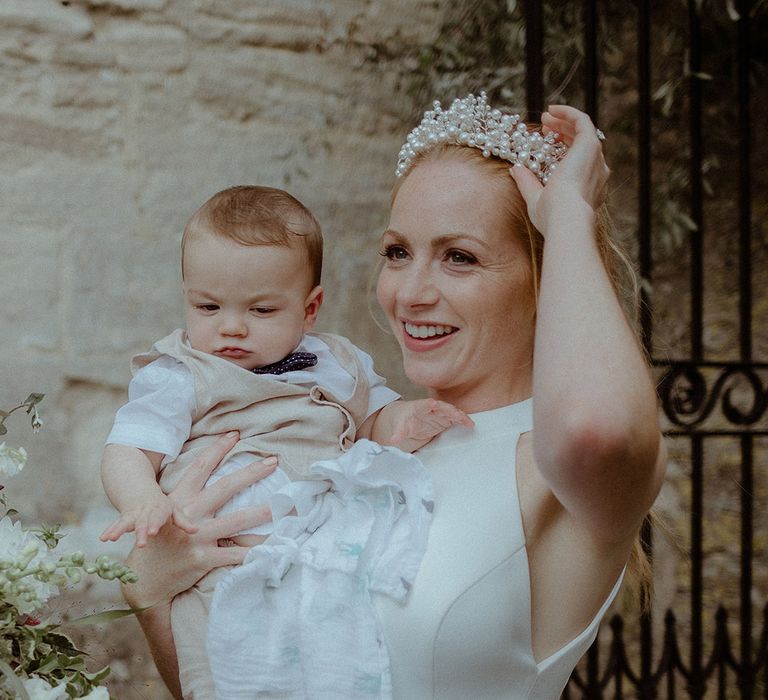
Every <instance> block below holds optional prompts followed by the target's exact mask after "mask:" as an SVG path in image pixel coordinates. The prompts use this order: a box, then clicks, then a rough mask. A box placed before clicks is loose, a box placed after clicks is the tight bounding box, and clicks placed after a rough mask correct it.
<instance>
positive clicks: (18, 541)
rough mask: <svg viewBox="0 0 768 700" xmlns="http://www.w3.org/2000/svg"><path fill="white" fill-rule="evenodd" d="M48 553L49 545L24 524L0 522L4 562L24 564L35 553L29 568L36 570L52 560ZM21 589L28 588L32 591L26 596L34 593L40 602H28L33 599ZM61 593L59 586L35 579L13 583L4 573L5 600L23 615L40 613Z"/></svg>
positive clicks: (0, 584)
mask: <svg viewBox="0 0 768 700" xmlns="http://www.w3.org/2000/svg"><path fill="white" fill-rule="evenodd" d="M47 551H48V550H47V548H46V547H45V545H44V544H43V543H42V542H41V541H40V540H39V539H37V537H35V535H34V534H33V533H31V532H27V530H25V529H24V528H23V527H21V523H19V522H16V523H14V522H13V521H12V520H11V519H10V518H9V517H8V516H5V517H4V518H3V519H2V520H0V561H3V562H11V563H13V562H21V560H23V559H25V558H26V557H29V555H30V554H32V553H33V552H34V555H33V556H32V558H31V559H30V561H29V563H28V564H27V567H28V568H34V567H36V566H39V565H40V564H41V563H43V562H44V561H46V560H47V559H48V557H47ZM20 586H25V587H26V588H27V589H28V590H27V591H26V594H28V593H33V594H34V597H35V598H36V600H27V597H29V596H28V595H26V594H25V592H24V591H22V590H20ZM58 592H59V589H58V588H56V586H53V585H51V584H50V583H44V582H43V581H38V580H37V579H35V578H34V577H32V576H25V577H24V578H22V579H20V580H19V581H9V580H8V578H7V577H6V576H5V574H4V572H3V571H2V570H0V594H1V595H2V599H3V600H5V601H7V602H9V603H11V604H12V605H15V606H16V607H17V608H18V610H19V612H22V613H30V612H32V611H34V610H36V609H37V608H38V607H39V606H40V605H41V604H42V603H44V602H45V601H46V600H48V598H50V597H51V596H52V595H56V594H57V593H58Z"/></svg>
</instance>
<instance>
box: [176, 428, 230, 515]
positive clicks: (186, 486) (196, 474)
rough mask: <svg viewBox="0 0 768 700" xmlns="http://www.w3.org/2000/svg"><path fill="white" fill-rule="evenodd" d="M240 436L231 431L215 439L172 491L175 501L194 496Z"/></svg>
mask: <svg viewBox="0 0 768 700" xmlns="http://www.w3.org/2000/svg"><path fill="white" fill-rule="evenodd" d="M239 437H240V435H239V433H238V432H237V431H235V430H233V431H231V432H229V433H226V434H225V435H221V436H220V437H218V438H216V441H215V442H214V443H213V444H212V445H210V446H209V447H206V448H205V449H204V450H203V451H202V452H201V453H200V454H199V455H198V457H197V458H196V459H195V460H194V461H193V462H192V464H190V465H189V468H188V469H186V470H185V473H184V476H183V477H182V478H181V481H179V485H178V486H177V487H176V488H175V489H174V492H173V493H174V496H175V497H176V498H175V500H176V501H177V502H178V501H179V500H180V498H184V497H186V496H188V495H194V494H197V493H199V492H200V491H201V489H202V488H203V486H205V482H206V481H208V477H209V476H210V475H211V474H212V473H213V472H214V471H216V468H217V467H218V466H219V465H220V464H221V460H222V459H224V455H226V454H227V452H229V451H230V450H231V449H232V448H233V447H234V446H235V444H236V443H237V441H238V439H239Z"/></svg>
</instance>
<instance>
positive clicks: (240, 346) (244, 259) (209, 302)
mask: <svg viewBox="0 0 768 700" xmlns="http://www.w3.org/2000/svg"><path fill="white" fill-rule="evenodd" d="M310 278H311V275H310V271H309V269H308V267H307V265H306V262H305V258H304V255H303V254H302V251H300V250H299V249H296V248H292V247H287V246H276V245H260V246H244V245H240V244H238V243H235V242H234V241H230V240H228V239H224V238H220V237H218V236H213V235H205V234H203V235H197V236H194V237H193V238H191V239H190V240H188V241H187V242H186V244H185V249H184V309H185V315H186V320H187V335H188V337H189V342H190V344H191V345H192V347H193V348H195V350H199V351H201V352H206V353H209V354H211V355H216V356H217V357H222V358H224V359H225V360H229V361H230V362H234V363H235V364H236V365H239V366H240V367H243V368H245V369H254V368H256V367H263V366H264V365H269V364H271V363H273V362H277V361H278V360H282V359H283V358H284V357H285V356H286V355H288V354H289V353H290V352H291V351H292V350H293V349H294V348H295V347H296V345H297V344H298V343H299V341H300V340H301V337H302V335H303V333H304V332H305V331H308V330H309V329H310V328H311V327H312V325H313V324H314V322H315V318H316V317H317V312H318V310H319V308H320V303H321V301H322V289H321V288H320V287H315V288H314V289H312V290H311V291H309V292H308V291H307V290H308V288H309V285H310Z"/></svg>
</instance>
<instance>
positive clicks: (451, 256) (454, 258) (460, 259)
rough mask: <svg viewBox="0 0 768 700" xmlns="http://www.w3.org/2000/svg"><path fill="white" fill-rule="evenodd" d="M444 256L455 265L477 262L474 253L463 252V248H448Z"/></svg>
mask: <svg viewBox="0 0 768 700" xmlns="http://www.w3.org/2000/svg"><path fill="white" fill-rule="evenodd" d="M446 257H447V258H448V260H449V262H452V263H453V264H455V265H474V264H475V263H476V262H477V258H476V257H475V256H474V255H471V254H470V253H465V252H464V251H463V250H449V251H448V253H447V254H446Z"/></svg>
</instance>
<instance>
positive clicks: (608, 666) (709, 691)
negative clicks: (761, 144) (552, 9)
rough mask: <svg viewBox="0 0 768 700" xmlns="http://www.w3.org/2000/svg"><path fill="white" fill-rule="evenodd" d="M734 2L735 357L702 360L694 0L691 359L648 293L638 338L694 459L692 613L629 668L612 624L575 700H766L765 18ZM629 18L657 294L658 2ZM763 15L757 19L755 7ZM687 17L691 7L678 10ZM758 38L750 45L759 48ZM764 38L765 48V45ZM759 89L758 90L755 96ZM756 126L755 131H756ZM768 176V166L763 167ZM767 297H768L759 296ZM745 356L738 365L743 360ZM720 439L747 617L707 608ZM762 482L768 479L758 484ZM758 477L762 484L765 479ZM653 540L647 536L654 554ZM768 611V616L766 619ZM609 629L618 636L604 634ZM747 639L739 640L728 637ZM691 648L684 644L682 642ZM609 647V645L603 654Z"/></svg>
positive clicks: (648, 265) (698, 59)
mask: <svg viewBox="0 0 768 700" xmlns="http://www.w3.org/2000/svg"><path fill="white" fill-rule="evenodd" d="M723 3H724V4H725V3H727V5H728V10H729V11H730V12H731V16H732V20H733V21H734V22H735V23H736V41H735V46H734V47H733V51H734V57H733V61H734V65H735V73H736V75H737V85H736V90H735V94H736V96H737V102H738V105H737V119H736V123H735V124H733V129H734V133H735V134H736V135H737V146H736V149H735V152H734V153H733V162H731V163H728V164H727V168H726V170H725V173H726V176H727V177H728V178H730V179H731V180H732V181H733V180H735V181H736V192H737V195H736V198H737V206H736V207H735V210H736V211H737V212H738V213H737V216H736V221H734V222H732V225H731V230H730V231H727V232H725V233H726V234H728V235H733V236H736V235H737V236H738V254H737V256H736V257H737V259H736V260H733V261H732V262H731V263H730V264H731V265H732V267H733V268H734V269H737V270H738V279H739V285H738V358H737V359H733V360H728V361H718V360H715V359H710V358H708V357H707V356H706V351H705V343H704V330H705V327H704V312H703V308H704V279H705V274H704V272H705V271H704V252H705V251H704V246H703V233H704V231H705V227H706V226H707V221H706V218H705V212H704V210H705V207H704V198H705V190H704V187H705V183H704V175H703V162H704V161H703V158H704V156H703V147H704V145H705V141H704V130H703V127H702V119H703V117H702V115H703V114H704V113H705V109H706V107H707V104H706V102H705V100H704V96H703V92H702V82H703V79H702V78H703V77H704V76H703V75H702V68H701V66H702V37H703V34H702V24H701V12H702V7H706V3H705V2H704V3H703V2H702V0H688V1H687V7H686V8H685V9H684V11H687V41H688V46H687V50H688V76H687V78H686V82H687V86H685V87H686V88H687V104H688V110H687V111H688V119H687V121H688V123H687V125H686V124H680V125H679V128H680V129H687V143H688V153H687V157H688V177H689V189H688V192H689V202H688V213H689V216H690V220H691V221H692V225H691V231H690V235H689V237H688V241H687V243H688V247H689V251H688V252H687V257H688V260H689V269H690V273H689V279H690V285H689V295H690V304H689V314H690V331H689V334H690V354H689V356H688V357H683V356H682V355H684V353H680V354H678V352H677V351H676V349H671V350H670V355H671V356H672V357H671V359H667V358H660V357H653V348H654V344H653V323H652V320H653V319H652V315H651V302H652V300H653V295H652V294H651V295H649V294H648V291H647V288H646V289H645V290H644V291H643V302H644V303H643V312H642V318H641V323H642V332H643V339H644V342H645V346H646V348H647V349H648V351H649V354H651V356H652V357H653V360H652V362H653V365H654V367H655V368H656V371H657V373H658V377H659V395H660V399H661V405H662V408H663V411H664V414H665V427H666V428H667V429H666V434H667V435H668V436H669V438H670V440H672V441H676V440H679V441H687V443H688V448H689V450H690V452H689V454H690V500H689V503H688V511H689V514H690V518H689V523H688V528H689V533H688V535H689V541H690V553H689V556H690V601H689V609H688V610H686V611H684V612H685V615H686V617H688V618H689V622H688V627H689V629H688V630H687V631H686V633H685V634H683V633H682V632H681V631H679V629H678V625H677V621H676V618H677V617H678V616H679V614H680V613H681V611H677V615H676V613H675V611H673V610H669V611H667V613H666V616H665V619H664V621H663V633H662V634H657V635H656V636H655V637H654V635H653V633H652V630H653V619H652V617H651V614H646V615H644V616H643V617H642V618H641V619H640V621H639V626H638V629H639V639H638V640H635V642H636V644H635V646H636V647H637V649H638V654H637V656H638V658H637V659H636V660H634V659H630V654H628V653H627V641H628V640H627V639H626V638H625V635H624V625H625V623H624V621H623V620H622V619H621V618H620V617H618V616H616V617H614V618H613V619H612V620H611V621H610V622H608V623H607V625H605V626H604V628H603V630H602V631H601V637H602V643H601V644H598V643H596V644H595V645H594V646H593V647H592V649H591V650H590V652H589V653H588V655H587V657H586V659H585V661H584V663H583V664H582V665H581V666H580V667H579V669H578V670H577V671H576V672H575V673H574V675H573V677H572V678H571V681H570V683H569V685H568V688H567V689H566V692H565V694H564V697H565V698H589V699H596V698H624V697H627V698H630V697H635V698H670V699H672V698H676V697H688V698H705V697H706V698H710V697H711V698H723V699H724V698H740V699H742V700H746V699H747V698H750V699H753V698H754V699H757V698H763V699H768V590H763V591H759V592H758V593H757V595H756V592H755V589H754V586H753V563H754V543H755V541H756V537H757V536H758V535H759V536H760V537H761V538H762V539H763V540H764V539H765V538H766V531H768V513H767V512H755V501H754V497H753V494H754V477H755V474H756V473H757V474H761V473H764V472H765V470H766V469H768V465H766V464H764V463H763V464H760V463H757V464H756V462H755V445H756V443H757V441H758V440H763V439H764V438H765V437H766V436H768V427H766V419H768V410H767V408H768V389H767V388H766V385H765V383H764V381H765V376H766V373H767V372H768V363H766V362H757V361H756V359H755V358H754V356H753V325H752V324H753V319H752V317H753V305H752V295H753V286H752V284H753V280H754V281H755V282H757V281H758V280H759V281H760V282H759V283H760V284H762V285H765V284H766V283H768V273H766V271H765V270H762V271H760V270H755V271H753V270H752V182H751V178H750V176H751V172H752V171H751V162H750V160H751V156H752V154H753V150H754V143H753V132H752V128H753V127H754V128H759V129H761V130H765V129H766V124H765V123H764V121H765V117H766V116H768V115H766V114H764V115H763V121H762V122H761V123H758V124H756V123H753V121H752V119H751V116H752V115H751V105H752V102H753V98H754V96H753V95H752V94H751V92H752V91H753V89H754V88H753V86H752V85H751V84H750V45H751V44H750V32H751V31H755V28H754V27H751V23H752V21H753V18H752V17H751V12H752V11H753V10H754V9H755V8H756V7H757V6H758V5H759V4H761V3H760V0H757V1H756V2H755V3H753V2H751V1H750V0H733V2H728V1H727V0H723ZM625 5H626V11H627V13H634V14H635V15H636V42H637V43H636V49H634V50H636V51H637V66H636V70H637V115H636V118H637V123H638V129H637V149H638V161H637V162H638V169H637V175H636V183H637V188H638V190H637V207H638V210H637V221H638V240H639V248H638V251H639V255H638V258H639V268H640V273H641V276H642V277H643V278H644V279H645V280H648V281H651V282H652V281H653V262H652V261H653V257H652V243H653V237H652V230H651V229H652V226H651V204H652V201H651V199H652V197H651V193H652V189H651V185H652V181H651V165H652V158H651V152H652V151H651V149H652V145H653V137H652V99H653V93H652V88H651V78H652V76H651V52H652V51H653V50H654V46H653V43H652V37H651V28H652V20H653V13H654V9H655V7H658V6H652V3H651V2H650V0H635V2H627V3H625ZM753 6H754V7H753ZM681 7H682V3H681ZM599 10H600V7H599V6H598V3H597V1H596V0H585V1H584V2H583V20H584V21H583V27H584V36H583V42H584V43H583V45H584V70H583V74H584V86H583V95H584V105H583V106H584V108H585V109H586V111H587V112H588V113H589V114H590V115H591V116H592V118H593V120H594V121H595V123H598V124H599V123H600V118H599V117H600V115H599V111H598V105H599V80H598V78H599V52H598V46H599V39H600V37H599V36H598V22H597V17H598V12H599ZM524 12H525V20H526V62H527V101H528V105H529V107H530V109H531V110H532V111H533V112H538V111H540V110H541V109H542V107H543V106H544V87H543V70H544V60H545V59H544V56H545V53H544V22H543V16H544V15H543V7H542V2H541V0H528V1H527V2H525V3H524ZM754 38H756V37H753V39H754ZM766 39H768V37H763V41H765V40H766ZM757 89H759V86H758V88H757ZM755 121H757V120H755ZM759 166H760V167H762V168H765V164H764V163H760V164H759ZM763 289H764V287H763ZM734 354H735V353H734ZM712 438H716V439H720V440H731V442H732V445H731V448H732V449H733V450H736V451H737V452H738V453H739V457H740V473H738V474H737V475H734V479H735V480H736V481H737V483H738V486H739V488H740V493H741V496H740V505H739V513H738V523H739V525H738V529H739V530H740V541H738V542H737V541H734V542H733V547H734V549H736V548H738V549H739V554H738V558H739V569H740V571H739V594H738V601H739V602H738V607H739V609H738V611H733V610H727V609H726V607H725V606H723V605H715V606H711V608H707V607H705V604H704V592H705V577H704V573H703V572H704V564H705V561H704V560H705V557H704V547H703V541H704V536H705V527H706V525H705V522H704V518H703V510H704V484H705V481H706V479H707V469H706V468H705V467H707V466H709V465H707V464H705V462H706V459H705V453H706V451H705V445H707V441H708V440H711V439H712ZM755 470H758V471H757V472H756V471H755ZM760 470H761V471H760ZM652 534H653V533H652V532H651V529H650V526H648V527H646V532H645V535H646V541H647V545H648V547H649V548H650V547H651V542H652V540H651V538H652ZM763 606H764V607H763ZM757 608H763V617H762V621H761V622H756V618H757V614H756V613H757ZM729 616H733V617H738V626H737V628H736V629H737V632H735V633H734V628H733V627H731V626H730V625H729ZM707 618H710V619H711V618H714V627H713V630H714V631H713V633H712V634H711V636H709V637H708V638H706V639H705V628H706V627H707V626H708V623H709V620H708V619H707ZM705 623H706V624H705ZM608 628H609V629H608ZM734 636H737V637H738V640H737V641H736V640H734V639H733V638H732V637H734ZM684 637H685V638H684ZM606 638H607V639H608V642H607V643H606Z"/></svg>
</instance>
